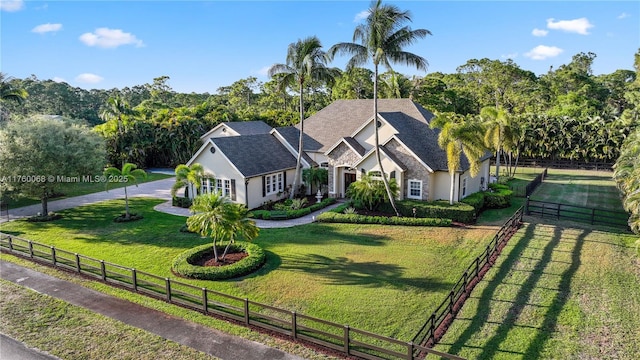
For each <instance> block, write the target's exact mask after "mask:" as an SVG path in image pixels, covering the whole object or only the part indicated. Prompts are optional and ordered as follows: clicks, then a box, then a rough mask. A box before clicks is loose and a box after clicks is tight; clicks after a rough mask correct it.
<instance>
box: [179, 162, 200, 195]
mask: <svg viewBox="0 0 640 360" xmlns="http://www.w3.org/2000/svg"><path fill="white" fill-rule="evenodd" d="M175 173H176V183H175V184H173V186H172V187H171V196H172V197H175V196H176V193H177V192H178V190H180V189H182V188H184V189H185V190H184V196H185V197H189V189H190V188H195V190H196V194H197V192H198V190H200V186H201V185H202V177H203V176H204V167H203V166H202V165H200V164H198V163H193V164H191V165H190V166H187V165H184V164H180V165H178V166H177V167H176V170H175ZM194 195H195V194H194Z"/></svg>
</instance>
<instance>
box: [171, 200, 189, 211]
mask: <svg viewBox="0 0 640 360" xmlns="http://www.w3.org/2000/svg"><path fill="white" fill-rule="evenodd" d="M192 202H193V200H192V199H191V198H188V197H173V198H172V199H171V206H177V207H181V208H185V209H188V208H189V207H191V203H192Z"/></svg>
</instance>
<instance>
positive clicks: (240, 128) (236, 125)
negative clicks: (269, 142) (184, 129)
mask: <svg viewBox="0 0 640 360" xmlns="http://www.w3.org/2000/svg"><path fill="white" fill-rule="evenodd" d="M221 127H227V128H229V129H231V130H232V131H234V132H236V133H238V135H258V134H268V133H269V131H271V129H272V128H271V126H269V125H267V124H266V123H265V122H264V121H226V122H223V123H220V124H218V125H216V126H214V127H213V129H211V130H209V131H207V132H206V133H205V134H204V135H202V136H201V137H200V138H201V139H207V138H210V137H211V134H213V132H215V131H216V130H217V129H219V128H221Z"/></svg>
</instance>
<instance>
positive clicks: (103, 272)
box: [100, 260, 107, 281]
mask: <svg viewBox="0 0 640 360" xmlns="http://www.w3.org/2000/svg"><path fill="white" fill-rule="evenodd" d="M100 274H101V275H102V281H107V269H105V266H104V260H100Z"/></svg>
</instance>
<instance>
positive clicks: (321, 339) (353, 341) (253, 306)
mask: <svg viewBox="0 0 640 360" xmlns="http://www.w3.org/2000/svg"><path fill="white" fill-rule="evenodd" d="M496 246H497V245H496ZM0 249H1V250H2V251H5V252H9V253H11V254H16V255H20V256H24V257H28V258H30V259H32V260H36V261H39V262H43V263H45V264H47V265H51V266H54V267H57V268H61V269H64V270H68V271H72V272H77V273H79V274H82V275H85V276H89V277H92V278H95V279H98V280H101V281H103V282H105V283H108V284H113V285H118V286H122V287H124V288H126V289H128V290H130V291H132V292H137V293H141V294H144V295H147V296H150V297H153V298H157V299H161V300H164V301H166V302H168V303H172V304H177V305H180V306H182V307H185V308H189V309H192V310H196V311H199V312H202V313H204V314H207V315H215V316H219V317H222V318H225V319H230V320H234V321H236V322H238V323H240V324H243V325H245V326H254V327H257V328H261V329H265V330H269V331H273V332H276V333H280V334H283V335H286V336H289V337H291V338H292V339H296V340H303V341H306V342H308V343H312V344H315V345H320V346H323V347H325V348H329V349H332V350H335V351H339V352H342V353H344V354H346V355H351V356H357V357H360V358H363V359H371V360H378V359H408V360H414V359H419V358H421V357H422V356H424V355H425V354H433V355H437V356H440V357H442V358H446V359H462V360H464V359H463V358H461V357H458V356H455V355H451V354H446V353H443V352H440V351H436V350H433V349H430V348H429V347H427V346H423V345H421V344H417V343H415V342H406V341H401V340H397V339H394V338H391V337H387V336H382V335H378V334H374V333H371V332H368V331H364V330H359V329H356V328H351V327H349V326H348V325H343V324H337V323H334V322H331V321H326V320H323V319H319V318H315V317H312V316H308V315H304V314H299V313H296V312H295V311H289V310H284V309H280V308H277V307H274V306H270V305H266V304H262V303H259V302H255V301H251V300H249V299H246V298H239V297H235V296H231V295H228V294H224V293H221V292H218V291H214V290H209V289H207V288H200V287H197V286H193V285H190V284H186V283H184V282H180V281H176V280H172V279H170V278H165V277H160V276H157V275H153V274H150V273H146V272H143V271H138V270H136V269H132V268H128V267H125V266H121V265H117V264H113V263H109V262H106V261H104V260H98V259H94V258H91V257H88V256H84V255H81V254H77V253H73V252H69V251H66V250H62V249H58V248H56V247H53V246H49V245H45V244H41V243H37V242H34V241H31V240H27V239H22V238H19V237H15V236H12V235H9V234H5V233H0ZM493 251H494V250H491V253H493ZM488 253H489V247H487V254H488ZM488 257H489V255H487V260H486V261H488ZM480 263H485V260H479V259H477V264H476V266H480V265H478V264H480ZM467 272H469V270H468V271H467ZM467 272H465V281H464V286H463V285H461V284H457V285H456V287H465V288H466V283H467ZM476 272H477V271H476ZM476 276H477V275H476ZM456 287H454V288H456ZM465 291H466V290H465Z"/></svg>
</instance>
